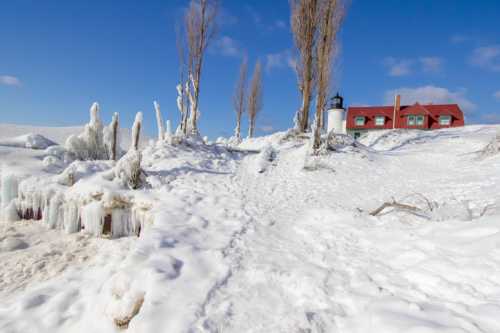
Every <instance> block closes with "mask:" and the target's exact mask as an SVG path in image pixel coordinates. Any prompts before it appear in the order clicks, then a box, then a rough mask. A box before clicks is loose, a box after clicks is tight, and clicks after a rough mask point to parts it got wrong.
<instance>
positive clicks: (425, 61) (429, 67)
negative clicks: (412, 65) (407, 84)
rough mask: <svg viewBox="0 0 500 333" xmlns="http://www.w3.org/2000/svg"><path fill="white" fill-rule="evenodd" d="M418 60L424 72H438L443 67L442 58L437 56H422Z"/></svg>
mask: <svg viewBox="0 0 500 333" xmlns="http://www.w3.org/2000/svg"><path fill="white" fill-rule="evenodd" d="M418 60H419V62H420V65H421V66H422V70H423V71H424V72H426V73H439V72H440V71H441V70H442V68H443V59H441V58H439V57H422V58H420V59H418Z"/></svg>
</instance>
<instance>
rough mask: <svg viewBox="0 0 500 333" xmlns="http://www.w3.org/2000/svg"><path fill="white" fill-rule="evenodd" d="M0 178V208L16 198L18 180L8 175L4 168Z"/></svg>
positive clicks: (10, 174)
mask: <svg viewBox="0 0 500 333" xmlns="http://www.w3.org/2000/svg"><path fill="white" fill-rule="evenodd" d="M3 169H4V170H3V172H2V178H1V191H2V192H1V193H2V198H1V199H2V200H1V205H0V208H5V207H7V206H8V205H9V204H10V202H11V201H12V200H14V199H15V198H17V191H18V180H17V177H16V176H15V175H14V174H12V173H10V172H9V171H8V170H6V168H3Z"/></svg>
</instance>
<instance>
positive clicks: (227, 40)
mask: <svg viewBox="0 0 500 333" xmlns="http://www.w3.org/2000/svg"><path fill="white" fill-rule="evenodd" d="M211 51H212V53H214V54H221V55H223V56H227V57H237V56H239V55H240V54H241V52H240V49H239V48H238V45H237V43H236V41H235V40H234V39H232V38H231V37H229V36H222V37H221V38H219V39H217V40H216V41H215V43H214V47H213V48H211Z"/></svg>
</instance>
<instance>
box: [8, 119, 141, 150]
mask: <svg viewBox="0 0 500 333" xmlns="http://www.w3.org/2000/svg"><path fill="white" fill-rule="evenodd" d="M123 125H125V124H122V128H121V129H120V136H121V137H122V138H123V139H122V145H123V148H128V147H129V146H130V128H126V127H125V126H123ZM131 125H132V124H130V126H131ZM83 129H84V126H67V127H47V126H30V125H14V124H2V123H0V141H2V140H4V139H8V138H12V137H17V136H21V135H25V134H27V133H37V134H39V135H42V136H44V137H46V138H47V139H49V140H50V141H53V142H55V143H57V144H59V145H64V143H65V142H66V140H67V139H68V137H70V136H71V135H75V134H78V133H81V132H83ZM149 139H150V138H149V137H148V136H147V135H146V134H144V133H142V134H141V145H145V144H146V143H147V142H148V141H149Z"/></svg>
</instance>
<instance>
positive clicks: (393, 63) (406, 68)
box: [384, 57, 414, 76]
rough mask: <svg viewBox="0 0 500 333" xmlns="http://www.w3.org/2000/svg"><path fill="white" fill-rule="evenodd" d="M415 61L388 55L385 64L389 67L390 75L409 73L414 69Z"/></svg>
mask: <svg viewBox="0 0 500 333" xmlns="http://www.w3.org/2000/svg"><path fill="white" fill-rule="evenodd" d="M413 64H414V61H413V60H411V59H396V58H394V57H387V58H385V59H384V65H385V66H386V67H387V68H388V69H389V73H388V74H389V75H390V76H405V75H409V74H410V73H411V72H412V70H413V68H412V67H413Z"/></svg>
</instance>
